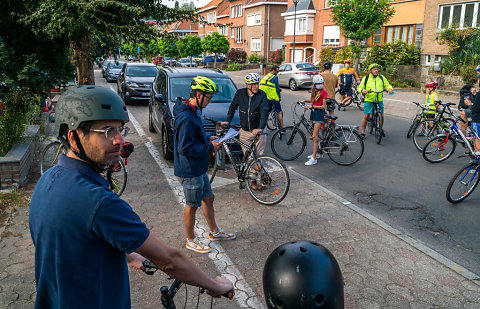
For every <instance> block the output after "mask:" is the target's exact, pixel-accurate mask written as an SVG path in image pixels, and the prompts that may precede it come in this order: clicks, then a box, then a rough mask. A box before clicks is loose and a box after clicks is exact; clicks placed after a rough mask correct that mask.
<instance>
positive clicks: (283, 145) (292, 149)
mask: <svg viewBox="0 0 480 309" xmlns="http://www.w3.org/2000/svg"><path fill="white" fill-rule="evenodd" d="M306 145H307V138H306V137H305V133H303V131H302V130H300V129H298V128H296V127H285V128H283V129H281V130H278V131H277V132H275V134H274V135H273V136H272V140H271V141H270V146H271V147H272V152H273V154H275V156H277V158H280V159H282V160H284V161H291V160H295V159H296V158H298V157H299V156H300V155H301V154H302V153H303V151H304V150H305V146H306Z"/></svg>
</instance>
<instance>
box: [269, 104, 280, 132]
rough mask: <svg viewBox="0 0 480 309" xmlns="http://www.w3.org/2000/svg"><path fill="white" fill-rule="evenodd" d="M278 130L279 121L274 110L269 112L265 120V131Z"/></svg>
mask: <svg viewBox="0 0 480 309" xmlns="http://www.w3.org/2000/svg"><path fill="white" fill-rule="evenodd" d="M278 128H280V121H279V120H278V113H277V112H276V111H275V109H274V108H272V110H271V111H270V113H269V114H268V118H267V129H269V130H270V131H275V130H276V129H278Z"/></svg>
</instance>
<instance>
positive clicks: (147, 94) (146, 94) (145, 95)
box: [142, 92, 150, 97]
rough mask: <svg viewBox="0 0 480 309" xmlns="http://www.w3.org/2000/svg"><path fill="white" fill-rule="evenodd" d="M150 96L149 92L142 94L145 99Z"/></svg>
mask: <svg viewBox="0 0 480 309" xmlns="http://www.w3.org/2000/svg"><path fill="white" fill-rule="evenodd" d="M149 95H150V93H149V92H142V96H144V97H148V96H149Z"/></svg>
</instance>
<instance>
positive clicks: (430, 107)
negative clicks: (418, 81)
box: [424, 82, 440, 119]
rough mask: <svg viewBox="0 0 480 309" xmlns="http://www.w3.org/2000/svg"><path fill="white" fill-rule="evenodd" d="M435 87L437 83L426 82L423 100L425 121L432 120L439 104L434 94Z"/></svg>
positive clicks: (436, 95)
mask: <svg viewBox="0 0 480 309" xmlns="http://www.w3.org/2000/svg"><path fill="white" fill-rule="evenodd" d="M437 86H438V83H437V82H428V83H426V84H425V91H426V92H427V97H426V100H425V116H424V118H425V119H434V118H435V114H436V113H437V109H438V105H439V103H440V99H439V97H438V94H437V93H436V92H435V89H437Z"/></svg>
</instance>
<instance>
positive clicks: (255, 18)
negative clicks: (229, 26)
mask: <svg viewBox="0 0 480 309" xmlns="http://www.w3.org/2000/svg"><path fill="white" fill-rule="evenodd" d="M261 24H262V13H255V14H249V15H247V26H256V25H261Z"/></svg>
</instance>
